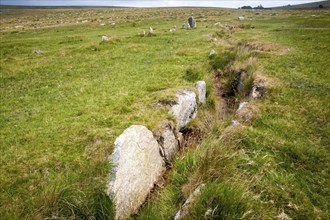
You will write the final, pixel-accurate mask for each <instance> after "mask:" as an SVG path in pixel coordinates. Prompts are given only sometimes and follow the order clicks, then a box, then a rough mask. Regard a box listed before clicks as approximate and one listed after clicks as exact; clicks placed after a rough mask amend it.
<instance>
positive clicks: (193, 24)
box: [188, 17, 196, 28]
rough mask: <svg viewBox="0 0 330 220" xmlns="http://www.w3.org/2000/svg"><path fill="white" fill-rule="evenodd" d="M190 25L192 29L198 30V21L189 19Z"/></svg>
mask: <svg viewBox="0 0 330 220" xmlns="http://www.w3.org/2000/svg"><path fill="white" fill-rule="evenodd" d="M188 24H189V26H190V28H196V20H195V19H194V18H193V17H189V18H188Z"/></svg>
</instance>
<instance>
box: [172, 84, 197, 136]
mask: <svg viewBox="0 0 330 220" xmlns="http://www.w3.org/2000/svg"><path fill="white" fill-rule="evenodd" d="M176 97H177V99H178V100H177V104H175V105H173V106H172V107H171V109H170V114H172V115H173V116H174V118H175V119H176V120H177V129H178V130H179V131H180V129H181V128H183V127H184V126H186V125H187V124H188V123H189V122H190V121H191V120H192V119H194V118H195V117H196V115H197V103H196V94H195V93H194V92H192V91H189V90H182V91H178V92H177V93H176Z"/></svg>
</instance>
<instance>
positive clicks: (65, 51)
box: [0, 9, 330, 219]
mask: <svg viewBox="0 0 330 220" xmlns="http://www.w3.org/2000/svg"><path fill="white" fill-rule="evenodd" d="M91 12H93V13H91ZM21 13H23V14H24V15H25V16H26V17H25V18H24V19H22V20H23V21H22V25H24V26H25V30H24V31H22V30H18V29H15V28H14V26H15V25H20V24H21V23H20V24H15V21H16V20H17V16H18V15H19V14H21ZM170 13H172V14H170ZM191 13H194V16H195V17H197V19H198V28H197V29H196V30H181V29H179V28H180V26H181V24H182V23H183V22H186V19H187V18H188V17H189V16H190V15H191ZM272 13H274V12H273V11H260V13H259V14H258V15H256V14H255V13H253V12H251V11H236V10H232V11H231V10H228V11H226V10H220V9H115V10H113V9H107V10H105V9H104V10H103V9H76V10H63V9H59V10H53V11H52V10H39V11H36V13H35V14H32V15H31V11H29V10H22V11H20V10H14V11H10V12H8V14H4V15H2V20H3V21H4V22H3V25H2V27H1V29H2V30H5V31H3V32H1V33H0V40H1V45H0V75H1V79H0V80H1V84H0V94H1V107H0V111H1V116H0V125H1V132H0V143H1V161H0V162H1V172H0V179H1V182H0V188H1V191H0V201H1V202H0V214H1V216H2V218H3V219H44V218H52V217H66V218H75V219H86V218H96V219H111V218H113V206H112V202H111V200H110V199H109V198H108V197H107V196H106V195H105V194H104V188H105V182H106V180H107V178H108V173H109V168H110V165H109V164H108V162H107V158H108V156H109V155H110V154H111V152H112V148H113V143H114V140H115V138H116V137H117V136H118V135H119V134H120V133H121V132H122V131H123V130H124V129H126V128H127V127H128V126H130V125H132V124H142V125H145V126H147V127H148V128H150V129H153V128H155V127H156V126H157V125H158V123H159V121H161V120H163V119H166V118H170V116H169V115H168V113H167V109H166V108H155V106H156V104H157V103H158V101H159V100H167V99H171V98H173V96H174V94H175V91H176V90H178V89H181V88H194V86H195V81H196V80H200V79H203V80H206V81H207V84H208V88H209V90H208V99H207V103H208V107H206V108H203V107H202V108H200V109H201V111H200V112H199V115H200V116H199V118H198V119H197V122H196V123H192V125H191V126H198V125H199V124H198V123H199V122H201V121H204V123H208V124H207V125H205V127H211V129H210V130H209V132H208V134H207V135H206V136H205V139H204V141H203V143H202V145H201V146H199V147H198V148H196V149H184V150H183V152H181V153H180V155H179V156H178V158H177V159H176V160H175V161H174V162H173V167H172V169H171V170H170V171H169V173H168V175H167V177H166V178H167V183H166V185H165V186H164V188H163V189H158V190H156V192H155V193H154V195H153V196H151V199H150V200H148V202H147V203H146V204H145V205H144V206H143V207H142V209H141V211H140V213H139V214H138V215H137V216H135V218H137V219H171V218H173V216H174V215H175V213H176V212H177V211H178V209H179V207H180V205H182V203H183V202H184V198H187V197H188V196H189V194H190V193H191V192H193V191H194V189H195V188H196V187H197V186H198V185H199V184H201V183H205V184H206V187H205V188H204V189H203V190H202V193H201V195H200V196H199V197H198V198H197V200H196V203H195V204H193V206H192V208H191V219H200V218H202V217H203V216H204V214H205V212H206V211H207V210H209V209H212V213H213V214H212V215H210V216H208V217H207V218H209V219H212V218H213V219H237V218H240V217H242V216H244V218H245V219H251V218H255V219H274V218H276V216H278V215H279V214H280V213H281V212H282V211H284V212H285V213H286V214H287V215H288V216H290V217H291V218H293V219H326V218H327V216H329V208H328V204H329V198H328V195H329V193H330V192H329V191H330V189H329V186H328V184H327V183H328V180H329V151H328V144H329V131H330V130H329V122H328V118H330V115H329V110H328V109H329V102H328V100H329V89H330V85H329V84H330V82H329V74H330V73H329V69H330V66H329V63H328V60H327V59H326V58H327V57H328V56H329V55H330V54H329V53H330V47H329V45H330V39H329V36H330V29H329V26H328V21H329V19H330V17H329V16H330V15H329V12H328V11H326V10H324V11H317V12H316V11H276V14H277V15H276V16H272ZM313 14H317V15H318V17H312V16H311V15H313ZM238 15H244V16H246V17H248V18H251V19H252V20H249V21H246V22H243V25H244V24H248V25H250V24H251V25H252V26H253V27H255V28H254V29H248V28H242V29H239V28H236V29H235V32H234V34H233V35H230V34H229V33H228V32H227V31H225V30H223V29H221V28H219V27H216V26H214V23H216V22H218V21H221V22H228V23H230V24H240V25H242V24H241V23H239V22H238V21H237V20H236V18H237V16H238ZM33 16H34V17H33ZM63 16H64V17H63ZM100 16H104V17H105V18H106V19H108V18H109V17H111V19H112V20H115V21H116V27H115V28H111V27H110V26H109V25H107V26H103V27H102V26H99V23H98V22H90V23H87V24H75V22H76V21H77V19H78V18H81V19H91V20H92V19H98V18H99V17H100ZM43 17H44V18H45V20H40V19H41V18H43ZM63 18H66V19H67V21H69V23H68V24H66V25H63V26H54V25H56V21H57V20H61V19H63ZM38 19H39V20H38ZM204 19H205V20H204ZM30 20H33V22H35V23H36V24H38V25H45V26H50V27H49V28H44V29H33V28H31V27H32V26H30V25H28V23H29V21H30ZM125 21H127V22H125ZM109 22H110V20H106V21H104V23H109ZM173 25H176V26H177V31H176V32H174V33H170V32H168V30H169V29H170V28H171V27H172V26H173ZM149 26H152V27H153V28H154V29H155V34H156V36H153V37H141V36H139V33H141V30H143V29H144V30H148V28H149ZM244 27H245V26H244ZM214 33H216V36H217V38H219V39H223V40H229V41H232V42H234V43H233V44H232V46H235V48H230V47H228V48H227V47H226V46H224V45H221V44H220V45H219V44H218V43H217V42H211V40H210V37H209V36H210V35H214ZM102 35H107V36H109V37H110V42H101V36H102ZM238 42H242V43H246V42H263V43H265V42H266V43H269V42H272V43H273V44H274V45H276V46H275V47H274V48H273V50H271V51H268V52H267V51H266V52H265V51H249V49H248V48H246V47H243V46H242V47H237V45H238ZM243 45H244V44H243ZM286 48H290V51H287V50H286ZM35 49H41V50H43V53H42V54H36V53H34V50H35ZM211 49H215V50H216V51H217V52H218V55H217V57H218V59H219V60H220V61H219V62H215V63H214V64H215V66H213V65H210V60H209V57H208V53H209V51H210V50H211ZM228 50H229V51H234V50H236V51H235V53H236V56H235V62H236V64H237V63H240V62H241V63H242V62H245V61H246V60H247V59H248V57H250V56H254V57H256V59H257V60H256V67H253V68H252V70H249V71H251V72H252V73H253V72H256V73H257V74H261V75H263V76H265V77H266V78H269V79H270V81H271V84H273V85H272V86H271V88H268V89H267V94H266V96H265V98H264V99H263V100H258V101H254V104H255V105H257V106H258V108H259V114H258V115H256V116H255V118H254V120H253V121H252V123H251V124H247V125H246V127H245V128H244V129H242V130H238V131H232V132H224V128H225V126H226V125H227V124H228V121H219V120H211V119H212V117H214V116H212V117H211V119H208V118H207V116H208V114H213V113H214V108H215V107H216V106H217V97H216V96H215V95H214V93H215V92H216V91H214V88H212V81H213V77H214V73H213V72H212V71H210V69H212V68H211V67H212V66H213V68H214V69H219V68H220V69H223V68H224V67H225V66H226V65H228V64H229V65H230V63H232V62H231V61H233V60H234V57H232V56H229V55H228V54H227V55H228V56H227V55H226V54H224V53H222V52H221V51H228ZM237 54H238V55H237ZM224 55H225V56H224ZM227 58H228V59H227ZM211 64H212V62H211ZM218 64H219V65H220V64H221V65H220V66H217V65H218ZM252 73H251V74H252ZM253 74H254V73H253ZM247 83H250V82H247ZM250 84H251V83H250ZM211 89H212V91H213V92H210V91H211ZM214 118H216V117H214Z"/></svg>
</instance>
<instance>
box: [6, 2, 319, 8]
mask: <svg viewBox="0 0 330 220" xmlns="http://www.w3.org/2000/svg"><path fill="white" fill-rule="evenodd" d="M318 1H321V0H316V1H315V0H314V1H313V0H292V1H291V0H279V1H274V0H259V1H258V0H255V1H249V0H241V1H229V0H206V1H204V0H189V1H188V0H156V1H154V0H143V1H135V0H122V1H118V0H96V1H92V0H0V2H1V4H3V5H32V6H129V7H176V6H196V7H224V8H238V7H241V6H244V5H250V6H252V7H256V6H258V5H260V4H261V5H262V6H264V7H273V6H283V5H288V4H290V5H295V4H303V3H308V2H318Z"/></svg>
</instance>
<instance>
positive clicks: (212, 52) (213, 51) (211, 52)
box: [209, 49, 217, 56]
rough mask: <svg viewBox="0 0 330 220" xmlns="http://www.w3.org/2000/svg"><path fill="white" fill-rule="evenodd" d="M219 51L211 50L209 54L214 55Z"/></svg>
mask: <svg viewBox="0 0 330 220" xmlns="http://www.w3.org/2000/svg"><path fill="white" fill-rule="evenodd" d="M216 53H217V52H215V50H213V49H212V50H210V54H209V56H212V55H213V54H216Z"/></svg>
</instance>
